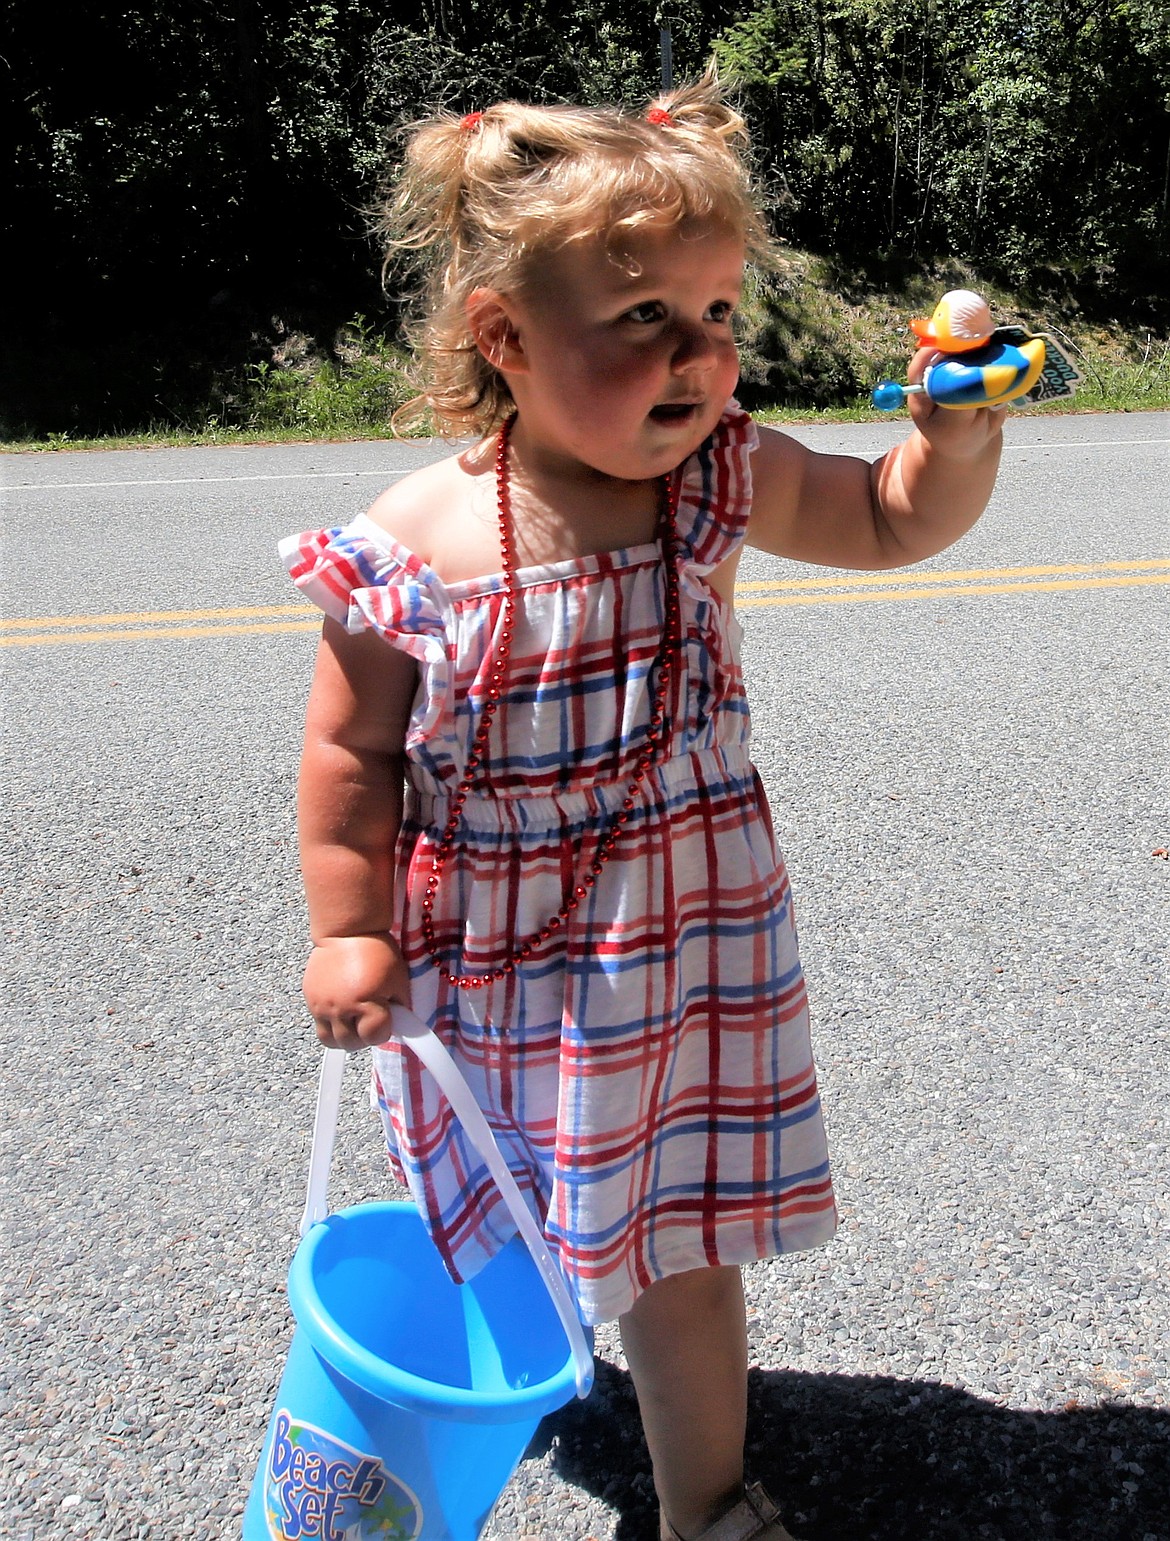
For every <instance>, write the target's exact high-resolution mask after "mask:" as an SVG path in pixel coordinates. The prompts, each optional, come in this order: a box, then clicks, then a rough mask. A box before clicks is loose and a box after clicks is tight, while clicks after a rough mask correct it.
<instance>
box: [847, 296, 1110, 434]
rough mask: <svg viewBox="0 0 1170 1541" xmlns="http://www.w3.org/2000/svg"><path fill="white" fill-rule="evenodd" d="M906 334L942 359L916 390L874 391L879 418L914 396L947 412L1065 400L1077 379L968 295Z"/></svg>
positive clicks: (949, 301) (1040, 343)
mask: <svg viewBox="0 0 1170 1541" xmlns="http://www.w3.org/2000/svg"><path fill="white" fill-rule="evenodd" d="M910 329H911V331H912V332H913V333H914V335H915V337H917V339H918V341H919V344H920V345H921V346H923V347H928V348H937V349H938V351H939V352H940V353H941V354H943V357H942V358H940V359H938V360H937V361H936V362H935V363H933V364H931V365H929V366H928V368H927V370H926V372H925V374H924V375H923V376H922V383H921V385H899V384H898V383H897V381H895V380H883V381H882V382H881V384H880V385H878V386H876V387H875V388H874V391H873V397H872V400H873V404H874V406H875V407H878V408H879V409H880V410H881V411H883V412H894V411H896V410H897V409H898V408H899V407H900V406H901V405H902V403H903V402H904V401H905V400H906V397H907V396H915V395H926V396H928V397H929V398H930V400H931V401H933V402H935V403H936V404H937V405H938V406H940V407H947V408H949V409H951V410H965V409H971V408H974V407H998V406H1006V404H1007V403H1008V402H1009V401H1022V399H1023V398H1024V397H1029V399H1030V400H1040V399H1045V400H1047V399H1048V398H1050V397H1052V396H1058V395H1065V396H1067V395H1071V394H1072V390H1073V387H1074V385H1075V383H1076V381H1077V380H1078V379H1079V378H1080V377H1079V375H1078V374H1077V371H1076V370H1075V369H1073V367H1072V365H1071V364H1069V362H1068V360H1067V359H1066V358H1065V357H1064V355H1063V354H1062V353H1061V352H1060V350H1059V349H1058V348H1057V347H1056V345H1055V344H1054V343H1053V341H1052V339H1051V338H1050V337H1046V336H1043V335H1038V336H1033V335H1032V334H1031V333H1030V332H1026V331H1024V329H1023V328H1022V327H1018V326H1004V327H996V325H995V323H994V322H993V321H992V319H991V311H990V309H989V308H988V304H987V301H986V300H985V299H984V298H983V297H982V296H981V295H978V294H975V293H973V292H972V290H970V289H952V290H951V292H950V293H949V294H944V295H943V297H942V299H941V300H940V301H939V302H938V304H937V305H936V306H935V308H934V314H933V315H932V316H931V317H930V320H929V321H912V322H911V323H910ZM1042 376H1043V377H1044V380H1043V381H1042V379H1041V377H1042Z"/></svg>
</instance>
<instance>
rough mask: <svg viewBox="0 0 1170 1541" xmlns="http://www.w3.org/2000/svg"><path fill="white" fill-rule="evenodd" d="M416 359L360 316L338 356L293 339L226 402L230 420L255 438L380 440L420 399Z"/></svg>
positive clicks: (338, 342) (343, 337)
mask: <svg viewBox="0 0 1170 1541" xmlns="http://www.w3.org/2000/svg"><path fill="white" fill-rule="evenodd" d="M409 362H410V361H409V359H408V358H407V356H406V355H405V354H404V353H403V352H402V351H401V350H400V349H397V348H394V347H393V346H391V345H390V344H388V343H387V342H386V341H385V340H384V339H383V338H381V337H379V336H378V335H377V334H376V332H375V331H374V330H373V329H372V328H371V326H370V324H369V323H368V322H367V320H366V318H365V317H364V316H357V317H355V318H354V320H353V321H351V322H350V323H349V324H348V325H347V326H345V327H343V328H342V329H341V330H340V332H339V334H338V336H337V337H336V338H335V339H334V347H333V350H332V354H331V356H328V357H322V356H321V355H320V354H318V353H315V352H314V351H313V348H312V344H311V341H310V339H308V338H306V337H304V336H300V335H294V336H293V337H290V338H288V339H286V341H285V344H284V346H283V347H282V349H281V350H279V356H278V357H276V358H274V359H273V360H272V361H271V362H269V361H268V360H266V359H265V360H261V362H260V363H258V364H254V365H252V366H251V368H250V369H249V370H248V371H247V373H246V375H245V377H244V380H243V383H242V385H241V386H240V388H239V389H238V390H237V391H235V392H228V393H226V394H225V396H224V402H223V406H224V419H225V421H226V422H228V423H230V424H232V425H234V426H237V427H239V428H243V429H247V430H251V431H253V432H271V433H279V434H287V433H290V432H291V433H297V434H300V435H301V436H302V437H304V438H348V437H352V436H354V435H369V436H372V437H381V436H384V435H388V434H389V433H390V431H391V429H390V420H391V418H392V417H393V415H394V413H395V411H396V410H397V409H398V408H399V407H401V406H403V405H404V404H405V403H406V402H407V401H409V400H410V398H411V397H412V396H414V395H415V394H416V392H415V390H414V387H413V386H412V384H411V382H410V379H409V374H408V370H409Z"/></svg>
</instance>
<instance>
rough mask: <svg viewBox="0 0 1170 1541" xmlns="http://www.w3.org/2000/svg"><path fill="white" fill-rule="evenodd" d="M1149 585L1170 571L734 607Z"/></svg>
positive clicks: (779, 599) (746, 603) (786, 597)
mask: <svg viewBox="0 0 1170 1541" xmlns="http://www.w3.org/2000/svg"><path fill="white" fill-rule="evenodd" d="M1149 584H1163V585H1170V573H1166V574H1161V573H1159V574H1157V575H1154V574H1145V575H1134V576H1132V577H1128V578H1127V577H1121V576H1118V577H1116V578H1053V579H1049V580H1047V581H1045V580H1040V581H1037V582H1031V583H972V584H968V585H965V586H964V587H962V588H949V589H945V588H933V589H927V588H904V589H867V590H866V591H865V592H863V593H857V592H854V593H846V594H825V593H817V594H761V595H759V596H758V597H756V598H746V599H739V598H738V597H737V599H736V602H735V608H736V609H737V610H748V609H751V608H753V607H755V606H759V605H772V606H780V605H839V604H851V605H857V604H864V603H865V602H866V601H872V600H883V599H886V600H889V599H893V600H898V599H951V598H960V599H961V598H965V597H966V596H967V595H968V594H1029V593H1035V592H1036V591H1037V590H1040V591H1047V592H1055V591H1058V590H1059V591H1068V590H1070V589H1118V588H1136V587H1139V586H1146V585H1149Z"/></svg>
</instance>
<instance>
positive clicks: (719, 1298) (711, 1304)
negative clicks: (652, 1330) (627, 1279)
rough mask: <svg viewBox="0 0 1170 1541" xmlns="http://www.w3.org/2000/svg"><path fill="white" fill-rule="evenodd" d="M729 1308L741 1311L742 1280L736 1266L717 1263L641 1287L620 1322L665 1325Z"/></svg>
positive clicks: (722, 1311) (716, 1314) (668, 1276)
mask: <svg viewBox="0 0 1170 1541" xmlns="http://www.w3.org/2000/svg"><path fill="white" fill-rule="evenodd" d="M728 1310H730V1311H732V1312H734V1313H736V1314H738V1313H741V1312H742V1310H743V1280H742V1276H741V1274H740V1270H739V1269H738V1268H737V1267H732V1266H730V1265H719V1266H716V1267H714V1268H692V1269H688V1270H687V1272H686V1273H675V1274H668V1275H667V1277H666V1278H665V1279H658V1280H657V1281H656V1282H655V1283H653V1284H651V1285H650V1286H649V1287H648V1288H647V1289H645V1290H643V1292H642V1294H641V1295H639V1296H638V1298H637V1300H636V1301H635V1302H634V1304H633V1305H632V1306H631V1307H630V1309H629V1311H627V1312H626V1314H625V1316H623V1317H622V1319H621V1321H622V1325H623V1326H624V1325H626V1324H627V1323H632V1324H637V1325H648V1324H649V1323H650V1322H653V1323H654V1324H655V1325H660V1324H661V1325H663V1326H667V1325H669V1324H670V1323H671V1322H673V1321H677V1322H680V1323H681V1322H684V1321H690V1320H693V1318H694V1317H695V1316H696V1314H700V1313H701V1314H702V1315H704V1316H718V1315H722V1314H723V1313H724V1312H726V1311H728Z"/></svg>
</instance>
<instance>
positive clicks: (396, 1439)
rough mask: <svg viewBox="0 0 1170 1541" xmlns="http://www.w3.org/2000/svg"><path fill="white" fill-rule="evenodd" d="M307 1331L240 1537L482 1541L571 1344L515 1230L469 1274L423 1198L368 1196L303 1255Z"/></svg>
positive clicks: (313, 1238) (294, 1291)
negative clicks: (454, 1270)
mask: <svg viewBox="0 0 1170 1541" xmlns="http://www.w3.org/2000/svg"><path fill="white" fill-rule="evenodd" d="M288 1293H289V1302H290V1304H291V1305H292V1309H293V1315H294V1316H295V1318H296V1322H297V1327H296V1331H295V1333H294V1335H293V1341H292V1346H291V1348H290V1350H289V1355H288V1362H287V1364H286V1366H285V1371H284V1376H283V1378H282V1380H281V1383H280V1389H279V1391H278V1393H277V1398H276V1407H275V1410H274V1411H273V1415H272V1421H271V1423H270V1425H269V1429H268V1434H267V1437H266V1439H265V1442H264V1449H263V1453H262V1455H261V1457H260V1465H259V1468H258V1470H257V1472H256V1478H255V1481H254V1483H253V1485H252V1491H251V1495H250V1497H249V1500H248V1506H247V1509H246V1510H245V1513H244V1531H243V1534H244V1541H305V1538H313V1541H375V1538H377V1541H475V1538H476V1537H477V1536H479V1534H480V1532H481V1531H482V1530H483V1527H484V1525H485V1524H486V1523H487V1518H488V1515H489V1514H490V1513H491V1510H492V1507H493V1505H494V1504H495V1502H496V1499H497V1498H498V1497H499V1495H500V1493H501V1492H502V1491H503V1489H504V1487H505V1486H506V1484H507V1482H508V1480H509V1478H510V1477H511V1475H512V1473H513V1472H514V1471H515V1469H516V1466H517V1464H518V1463H519V1460H520V1457H521V1456H522V1455H523V1454H524V1450H525V1447H526V1446H527V1444H528V1441H529V1440H530V1439H531V1437H532V1434H533V1432H534V1430H535V1428H536V1425H537V1424H538V1423H539V1421H540V1420H541V1418H543V1417H544V1415H545V1414H546V1413H549V1412H551V1411H552V1410H553V1409H554V1408H557V1407H560V1406H562V1404H564V1403H565V1402H567V1401H568V1400H569V1399H570V1397H572V1396H573V1394H574V1390H575V1389H576V1381H575V1370H574V1361H573V1354H572V1351H571V1350H570V1348H569V1345H568V1343H567V1341H566V1337H565V1331H564V1328H563V1327H562V1325H561V1322H560V1319H559V1318H558V1315H557V1312H556V1309H555V1307H554V1305H553V1302H552V1300H551V1298H550V1296H549V1292H548V1289H547V1288H546V1286H545V1284H544V1282H543V1280H542V1279H541V1276H540V1273H539V1271H538V1270H537V1267H536V1265H535V1263H534V1262H533V1260H532V1258H531V1256H530V1255H529V1252H528V1250H527V1248H526V1247H525V1246H524V1243H523V1242H522V1241H521V1240H520V1238H519V1237H517V1238H516V1239H514V1240H513V1241H512V1242H510V1243H509V1244H508V1245H507V1246H506V1247H504V1248H503V1250H502V1251H501V1252H499V1253H497V1255H496V1256H495V1257H494V1258H493V1259H492V1260H491V1262H490V1263H488V1264H487V1266H486V1267H485V1268H484V1269H483V1270H482V1271H481V1272H480V1273H479V1274H477V1275H476V1277H475V1278H474V1279H472V1280H471V1281H470V1283H468V1284H462V1285H459V1284H454V1283H453V1282H452V1281H451V1279H450V1278H449V1276H448V1275H447V1273H446V1271H445V1269H444V1268H443V1265H442V1263H441V1261H440V1259H439V1254H438V1252H437V1251H436V1249H435V1247H434V1245H433V1243H432V1242H431V1240H430V1238H429V1236H428V1235H427V1233H426V1229H425V1227H424V1226H423V1223H422V1220H421V1219H420V1218H419V1215H418V1213H417V1212H416V1210H415V1208H414V1206H413V1205H411V1204H403V1203H387V1204H359V1205H356V1206H355V1207H353V1208H351V1209H343V1210H340V1211H339V1212H338V1213H337V1214H333V1215H329V1216H328V1217H327V1218H326V1219H325V1220H323V1221H321V1222H320V1223H319V1224H316V1225H314V1226H313V1228H312V1229H311V1230H310V1231H309V1233H308V1234H307V1235H306V1236H305V1238H304V1240H303V1241H302V1242H301V1244H300V1246H299V1247H298V1248H297V1251H296V1254H295V1256H294V1257H293V1261H292V1267H291V1269H290V1270H289V1280H288Z"/></svg>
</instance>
